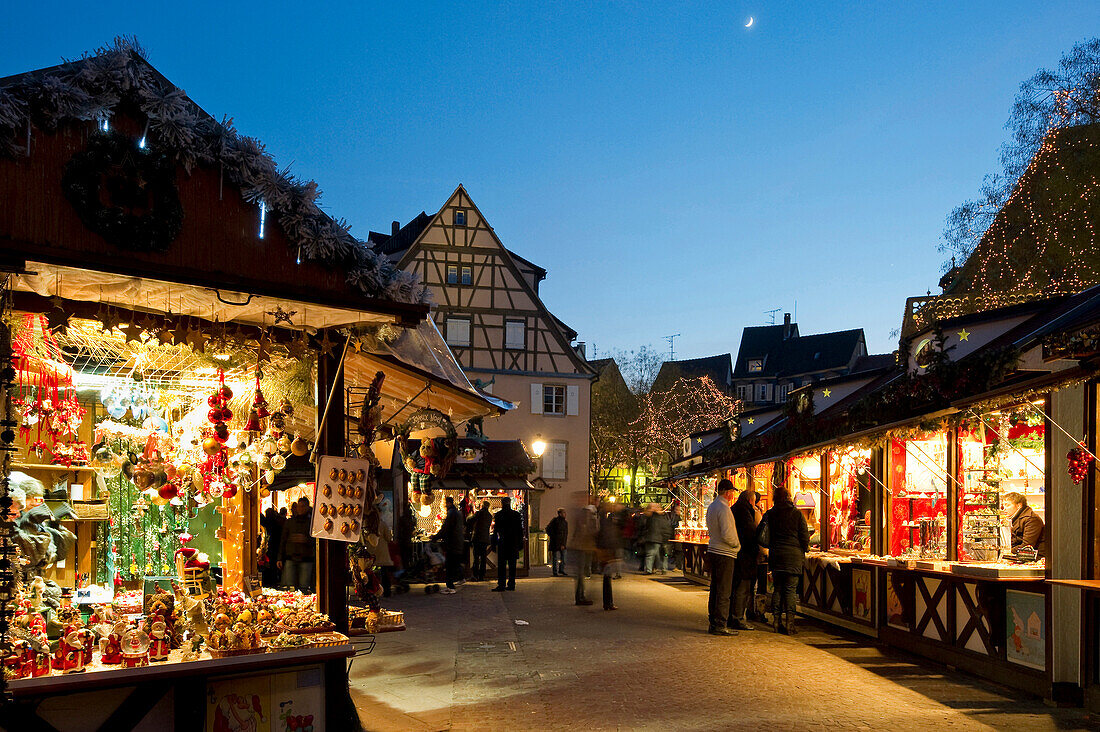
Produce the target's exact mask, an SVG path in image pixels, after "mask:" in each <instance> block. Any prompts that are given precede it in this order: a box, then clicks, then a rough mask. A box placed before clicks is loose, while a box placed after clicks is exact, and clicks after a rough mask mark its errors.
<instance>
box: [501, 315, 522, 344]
mask: <svg viewBox="0 0 1100 732" xmlns="http://www.w3.org/2000/svg"><path fill="white" fill-rule="evenodd" d="M524 328H525V324H524V322H523V321H522V320H506V321H504V347H505V348H517V349H521V350H522V349H523V347H524V345H525V343H524V341H525V340H526V338H525V335H524Z"/></svg>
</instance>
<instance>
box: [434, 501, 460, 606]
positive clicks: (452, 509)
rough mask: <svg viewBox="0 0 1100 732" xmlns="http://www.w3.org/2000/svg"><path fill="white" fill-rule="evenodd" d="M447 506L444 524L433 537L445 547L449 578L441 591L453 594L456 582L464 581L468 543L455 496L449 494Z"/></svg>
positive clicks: (444, 555) (444, 552) (444, 558)
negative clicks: (463, 573)
mask: <svg viewBox="0 0 1100 732" xmlns="http://www.w3.org/2000/svg"><path fill="white" fill-rule="evenodd" d="M446 506H447V515H446V516H445V517H444V519H443V526H442V527H440V529H439V532H438V533H437V534H436V535H435V537H433V538H434V539H435V541H437V542H439V543H440V545H442V547H443V567H444V570H443V571H444V575H445V577H446V579H447V586H446V587H445V588H444V589H442V590H440V591H439V592H440V594H443V595H453V594H454V593H455V585H456V583H460V582H462V549H463V547H464V546H465V545H466V525H465V522H464V521H463V520H462V514H460V513H459V512H458V507H457V506H455V499H454V498H452V497H451V496H447V498H446Z"/></svg>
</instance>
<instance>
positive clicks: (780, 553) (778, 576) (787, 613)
mask: <svg viewBox="0 0 1100 732" xmlns="http://www.w3.org/2000/svg"><path fill="white" fill-rule="evenodd" d="M756 536H757V541H758V542H759V543H760V544H762V545H764V546H766V547H767V548H768V566H769V568H770V569H771V573H772V585H773V586H774V588H775V591H774V592H773V593H772V625H773V627H774V628H775V632H776V633H784V634H787V635H793V634H794V633H796V632H797V631H796V630H795V627H794V608H795V605H796V604H797V603H798V580H799V578H801V577H802V567H803V565H804V564H805V563H806V552H807V551H809V549H810V528H809V527H808V526H807V525H806V517H805V516H803V515H802V512H801V511H799V510H798V509H797V508H795V506H794V501H792V500H791V492H790V490H789V489H788V488H787V486H785V485H777V486H775V487H774V489H773V491H772V507H771V508H769V509H768V512H767V513H765V514H764V518H763V519H762V520H761V521H760V526H759V527H758V528H757V534H756Z"/></svg>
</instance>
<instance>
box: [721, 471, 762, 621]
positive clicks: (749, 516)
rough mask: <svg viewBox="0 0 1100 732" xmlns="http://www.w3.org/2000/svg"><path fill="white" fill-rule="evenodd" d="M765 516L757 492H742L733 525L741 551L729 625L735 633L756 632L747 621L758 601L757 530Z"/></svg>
mask: <svg viewBox="0 0 1100 732" xmlns="http://www.w3.org/2000/svg"><path fill="white" fill-rule="evenodd" d="M763 515H764V512H763V511H761V510H760V504H759V501H758V499H757V495H756V491H754V490H753V489H751V488H750V489H748V490H746V491H741V495H739V496H737V500H736V501H735V502H734V504H733V521H734V524H736V526H737V538H738V540H739V541H740V542H741V549H740V551H738V552H737V559H736V560H735V561H734V565H733V599H732V600H731V604H732V610H730V617H729V624H728V626H727V627H730V628H734V629H735V630H755V628H753V627H752V626H751V625H749V624H748V622H747V619H746V617H745V615H746V612H747V611H748V609H749V607H750V604H751V602H752V599H753V598H754V597H755V595H756V593H755V592H754V589H753V588H754V587H755V586H756V567H757V565H758V563H759V558H760V544H758V543H757V541H756V528H757V527H758V526H759V525H760V519H761V518H762V517H763Z"/></svg>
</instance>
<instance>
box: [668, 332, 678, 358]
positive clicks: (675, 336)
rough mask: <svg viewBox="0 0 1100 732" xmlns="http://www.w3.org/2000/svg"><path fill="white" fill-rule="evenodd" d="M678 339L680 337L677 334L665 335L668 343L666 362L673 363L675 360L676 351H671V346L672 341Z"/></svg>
mask: <svg viewBox="0 0 1100 732" xmlns="http://www.w3.org/2000/svg"><path fill="white" fill-rule="evenodd" d="M679 337H680V334H679V333H673V334H672V335H666V336H665V340H666V341H668V360H669V361H675V360H676V351H674V350H672V345H673V341H674V340H675V339H676V338H679Z"/></svg>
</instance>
